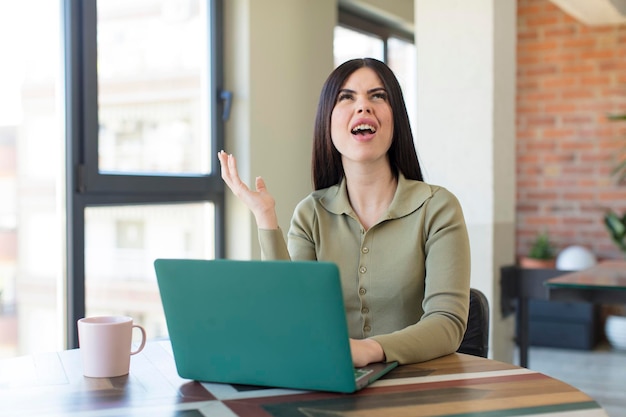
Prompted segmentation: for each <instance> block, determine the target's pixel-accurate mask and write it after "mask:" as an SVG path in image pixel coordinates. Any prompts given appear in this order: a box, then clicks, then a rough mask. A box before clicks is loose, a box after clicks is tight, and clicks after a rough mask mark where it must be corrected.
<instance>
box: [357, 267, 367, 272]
mask: <svg viewBox="0 0 626 417" xmlns="http://www.w3.org/2000/svg"><path fill="white" fill-rule="evenodd" d="M359 272H360V273H362V274H364V273H366V272H367V268H366V267H364V266H362V267H360V268H359Z"/></svg>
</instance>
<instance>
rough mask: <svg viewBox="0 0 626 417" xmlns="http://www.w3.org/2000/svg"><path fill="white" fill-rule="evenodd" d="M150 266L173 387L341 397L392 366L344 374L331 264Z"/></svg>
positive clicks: (342, 328)
mask: <svg viewBox="0 0 626 417" xmlns="http://www.w3.org/2000/svg"><path fill="white" fill-rule="evenodd" d="M154 266H155V270H156V276H157V281H158V285H159V292H160V294H161V301H162V303H163V310H164V312H165V318H166V322H167V329H168V332H169V337H170V341H171V344H172V351H173V354H174V360H175V362H176V368H177V371H178V374H179V375H180V376H181V377H182V378H185V379H193V380H197V381H204V382H218V383H228V384H243V385H256V386H264V387H277V388H278V387H280V388H290V389H301V390H315V391H331V392H343V393H351V392H355V391H357V390H359V389H361V388H363V387H365V386H367V385H369V384H370V383H372V382H373V381H375V380H377V379H378V378H380V377H381V376H382V375H384V374H385V373H387V372H389V371H390V370H391V369H393V368H394V367H396V366H397V363H396V362H390V363H376V364H371V365H368V366H367V367H365V368H358V369H356V370H355V368H354V367H353V365H352V356H351V353H350V343H349V338H348V327H347V323H346V315H345V310H344V303H343V297H342V292H341V284H340V280H339V269H338V267H337V266H336V265H335V264H334V263H329V262H316V261H240V260H225V259H219V260H194V259H157V260H156V261H155V262H154Z"/></svg>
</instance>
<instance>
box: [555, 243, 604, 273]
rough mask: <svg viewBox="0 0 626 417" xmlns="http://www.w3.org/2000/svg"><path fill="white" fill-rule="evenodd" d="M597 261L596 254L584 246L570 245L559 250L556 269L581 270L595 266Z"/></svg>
mask: <svg viewBox="0 0 626 417" xmlns="http://www.w3.org/2000/svg"><path fill="white" fill-rule="evenodd" d="M596 263H597V259H596V256H595V255H594V254H593V252H591V251H590V250H589V249H587V248H585V247H583V246H578V245H574V246H568V247H567V248H565V249H563V250H562V251H561V252H559V255H558V256H557V257H556V269H560V270H562V271H580V270H581V269H586V268H590V267H592V266H594V265H595V264H596Z"/></svg>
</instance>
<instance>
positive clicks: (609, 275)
mask: <svg viewBox="0 0 626 417" xmlns="http://www.w3.org/2000/svg"><path fill="white" fill-rule="evenodd" d="M545 284H546V286H547V287H548V296H549V299H550V300H558V301H587V302H590V303H598V304H613V303H615V304H626V262H625V261H604V262H600V263H598V264H597V265H595V266H592V267H591V268H588V269H584V270H582V271H577V272H571V273H567V274H564V275H560V276H558V277H556V278H551V279H549V280H547V281H546V283H545Z"/></svg>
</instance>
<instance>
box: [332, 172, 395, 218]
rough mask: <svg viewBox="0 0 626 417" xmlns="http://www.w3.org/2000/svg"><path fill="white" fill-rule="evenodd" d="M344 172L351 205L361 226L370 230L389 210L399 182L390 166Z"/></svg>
mask: <svg viewBox="0 0 626 417" xmlns="http://www.w3.org/2000/svg"><path fill="white" fill-rule="evenodd" d="M370 168H372V167H370ZM344 169H345V168H344ZM344 172H345V175H346V187H347V190H348V198H349V199H350V205H351V206H352V209H353V210H354V212H355V214H356V215H357V217H358V218H359V221H360V222H361V225H362V226H363V227H364V228H365V230H368V229H369V228H370V227H372V226H373V225H374V224H376V223H377V222H378V221H379V220H380V217H381V216H382V215H383V214H384V213H385V212H386V211H387V209H388V208H389V205H390V204H391V201H392V200H393V197H394V195H395V194H396V188H397V186H398V180H397V179H396V177H395V176H394V175H393V173H392V172H391V167H390V166H389V165H388V164H387V165H386V166H381V167H379V168H378V169H362V170H358V171H355V170H345V171H344Z"/></svg>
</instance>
